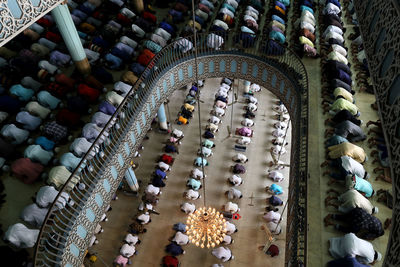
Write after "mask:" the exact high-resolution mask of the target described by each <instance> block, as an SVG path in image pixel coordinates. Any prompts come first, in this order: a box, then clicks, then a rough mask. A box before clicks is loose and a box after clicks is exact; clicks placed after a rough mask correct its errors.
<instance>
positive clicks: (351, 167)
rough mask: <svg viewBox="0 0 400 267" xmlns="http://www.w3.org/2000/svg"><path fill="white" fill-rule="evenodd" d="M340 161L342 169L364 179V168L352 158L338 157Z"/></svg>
mask: <svg viewBox="0 0 400 267" xmlns="http://www.w3.org/2000/svg"><path fill="white" fill-rule="evenodd" d="M340 159H341V161H342V167H343V168H344V169H345V170H346V171H348V172H350V173H352V174H355V175H357V176H358V177H360V178H364V176H365V169H364V166H363V165H362V164H361V163H359V162H358V161H356V160H354V159H353V158H351V157H349V156H342V157H340Z"/></svg>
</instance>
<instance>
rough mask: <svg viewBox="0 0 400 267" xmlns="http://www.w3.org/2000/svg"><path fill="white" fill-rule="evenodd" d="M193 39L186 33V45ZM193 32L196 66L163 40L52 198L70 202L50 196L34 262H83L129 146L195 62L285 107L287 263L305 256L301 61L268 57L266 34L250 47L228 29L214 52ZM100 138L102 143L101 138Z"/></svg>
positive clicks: (188, 78) (204, 74)
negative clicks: (68, 201)
mask: <svg viewBox="0 0 400 267" xmlns="http://www.w3.org/2000/svg"><path fill="white" fill-rule="evenodd" d="M193 38H194V37H193V36H191V37H187V39H188V40H189V41H191V42H192V43H193ZM197 38H198V39H197V44H198V46H197V54H198V59H197V63H198V64H197V66H196V65H195V64H194V57H195V52H194V50H193V49H192V50H190V51H187V52H186V53H183V52H181V50H179V49H176V48H174V47H175V43H171V44H169V45H168V46H166V47H165V48H164V49H163V50H161V51H160V52H159V53H158V54H157V55H156V56H155V57H154V58H153V60H152V61H151V63H150V64H149V66H147V67H146V69H145V71H144V72H143V74H142V75H141V77H140V78H139V79H138V81H137V82H136V84H135V85H134V86H133V88H132V90H131V91H130V92H129V94H128V95H127V97H126V98H125V99H124V100H123V101H122V103H121V104H120V106H119V107H118V108H117V111H116V112H115V114H114V115H113V116H112V118H111V119H110V121H109V122H108V123H107V125H106V126H105V127H104V129H103V130H102V132H101V133H100V135H99V137H98V138H97V139H96V140H95V141H94V143H93V145H92V147H91V148H90V149H89V151H88V153H87V154H86V155H85V156H84V157H83V158H82V160H81V162H80V164H79V166H78V167H77V168H76V169H75V170H74V172H73V173H72V175H71V178H70V179H69V180H68V181H67V182H66V183H65V184H64V186H63V187H62V188H61V189H60V193H59V194H58V196H57V198H56V201H57V199H58V198H59V197H60V194H61V193H62V192H67V193H69V195H70V197H71V198H72V199H73V200H74V202H75V203H76V204H75V205H74V206H66V207H65V208H64V209H62V210H55V209H54V203H55V202H56V201H55V202H54V203H53V204H52V206H51V207H50V209H49V210H50V211H49V213H48V214H47V216H46V219H45V222H44V224H43V226H42V228H41V231H40V234H39V237H38V241H37V244H36V248H35V255H34V256H35V265H36V266H60V265H61V266H68V267H69V266H79V265H80V264H81V263H82V261H83V257H84V255H85V250H86V249H87V247H88V245H89V241H90V238H91V236H92V235H93V232H94V229H95V227H96V226H97V223H98V222H99V220H100V217H101V215H102V214H103V213H104V211H105V209H106V207H107V206H108V204H109V202H110V201H111V198H112V196H113V194H114V193H115V191H116V189H117V187H118V185H119V183H120V181H121V180H122V178H123V174H124V173H125V172H126V170H127V169H128V168H129V167H130V166H129V164H125V162H129V159H130V158H131V157H132V154H133V153H131V152H133V151H135V150H136V149H137V147H138V146H139V144H140V143H141V140H142V139H143V137H144V135H145V134H146V132H147V130H148V128H149V127H150V122H151V120H152V118H154V116H155V114H156V111H157V109H158V107H159V105H160V104H161V103H163V102H164V101H165V100H166V98H167V97H168V96H169V95H170V94H171V93H172V92H173V91H174V90H175V88H180V86H182V85H185V84H187V83H190V82H193V81H194V80H195V75H194V71H193V69H194V67H197V71H198V75H199V79H204V78H209V77H223V76H224V77H231V78H238V79H246V80H249V81H252V82H256V83H259V84H260V85H262V86H264V87H266V88H268V89H269V90H271V91H272V92H273V93H275V95H277V96H278V97H279V98H280V99H281V100H282V101H283V102H284V104H285V105H286V106H287V108H288V110H289V113H290V115H291V118H292V124H293V132H292V136H293V143H292V151H294V153H293V154H292V156H291V160H292V161H291V177H293V178H292V182H291V185H290V189H289V191H290V192H289V196H290V197H289V203H288V208H289V216H288V228H287V229H288V230H287V250H286V263H287V265H296V264H297V263H298V262H304V261H305V254H306V248H305V246H306V228H307V227H306V226H307V222H306V219H307V215H306V214H305V209H303V208H304V206H305V205H304V204H305V203H306V196H307V193H306V192H307V184H306V176H307V175H306V174H307V136H308V135H307V127H308V106H307V105H308V80H307V79H308V78H307V73H306V70H305V67H304V65H303V64H302V62H301V60H300V59H299V58H298V57H297V56H296V55H295V54H294V53H293V52H292V51H290V50H289V49H287V48H284V49H283V51H284V52H283V54H282V55H279V56H269V55H266V54H265V53H264V51H265V49H264V48H265V45H266V44H267V42H268V40H267V39H265V38H264V36H257V37H255V42H254V45H253V46H252V47H250V48H248V47H247V46H246V47H244V46H243V44H242V43H240V42H239V43H236V42H235V40H238V38H239V35H234V34H229V35H227V36H225V40H226V43H225V44H224V45H223V46H222V47H221V48H220V49H219V50H215V49H212V48H209V47H208V45H207V34H200V35H198V37H197ZM281 48H282V47H281ZM114 122H115V123H114ZM105 129H108V130H107V131H106V130H105ZM106 132H107V133H108V134H107V137H105V138H104V137H103V135H104V134H106ZM101 139H104V140H105V141H104V142H102V143H101V142H100V141H101ZM94 152H96V154H95V155H94V156H92V155H93V154H94ZM74 175H78V176H79V177H80V182H81V183H83V184H85V188H82V187H81V188H79V187H73V185H72V184H71V182H72V177H73V176H74ZM67 185H68V186H67ZM298 187H301V188H298ZM71 188H72V189H71Z"/></svg>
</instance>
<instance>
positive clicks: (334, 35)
mask: <svg viewBox="0 0 400 267" xmlns="http://www.w3.org/2000/svg"><path fill="white" fill-rule="evenodd" d="M331 38H332V39H336V40H338V41H339V42H341V43H343V42H344V39H343V36H342V35H340V34H338V33H336V32H329V33H327V34H326V36H325V38H324V39H325V41H326V42H328V41H329V39H331Z"/></svg>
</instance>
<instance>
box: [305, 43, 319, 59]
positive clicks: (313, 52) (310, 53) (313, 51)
mask: <svg viewBox="0 0 400 267" xmlns="http://www.w3.org/2000/svg"><path fill="white" fill-rule="evenodd" d="M303 49H304V52H305V53H306V55H307V56H308V57H315V56H316V55H317V50H316V49H315V48H314V47H311V46H309V45H308V44H304V47H303Z"/></svg>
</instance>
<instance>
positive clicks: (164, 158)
mask: <svg viewBox="0 0 400 267" xmlns="http://www.w3.org/2000/svg"><path fill="white" fill-rule="evenodd" d="M161 161H162V162H164V163H166V164H172V163H173V162H174V158H173V157H171V156H169V155H167V154H162V155H161Z"/></svg>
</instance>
